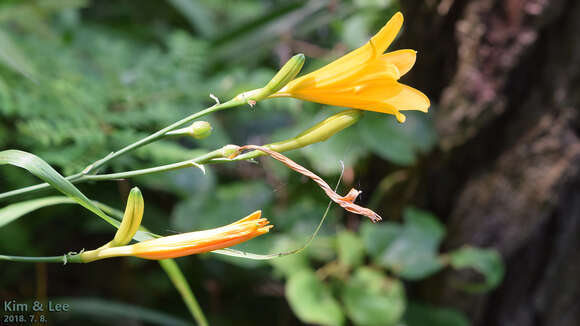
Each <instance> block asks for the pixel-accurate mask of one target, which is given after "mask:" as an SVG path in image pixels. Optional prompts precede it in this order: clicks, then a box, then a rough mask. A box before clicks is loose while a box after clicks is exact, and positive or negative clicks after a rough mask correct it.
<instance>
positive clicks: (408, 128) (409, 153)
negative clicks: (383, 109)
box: [358, 111, 436, 165]
mask: <svg viewBox="0 0 580 326" xmlns="http://www.w3.org/2000/svg"><path fill="white" fill-rule="evenodd" d="M405 115H406V116H407V121H405V123H402V124H401V123H398V122H397V120H396V119H395V118H394V117H393V116H391V115H387V114H381V113H374V112H370V113H368V114H365V117H363V118H362V119H361V121H359V123H358V130H359V132H360V136H361V138H362V140H363V142H364V144H365V146H367V147H368V148H370V149H372V150H373V151H374V152H375V153H376V154H377V155H379V156H381V157H382V158H384V159H386V160H389V161H391V162H393V163H396V164H399V165H411V164H413V163H415V160H416V158H417V154H418V153H420V152H426V151H428V150H429V149H431V147H432V146H433V145H434V144H435V140H436V135H435V132H434V129H433V127H432V122H431V118H429V117H427V116H426V115H425V114H424V113H422V112H411V111H406V112H405Z"/></svg>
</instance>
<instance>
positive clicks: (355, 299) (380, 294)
mask: <svg viewBox="0 0 580 326" xmlns="http://www.w3.org/2000/svg"><path fill="white" fill-rule="evenodd" d="M342 299H343V302H344V305H345V308H346V312H347V315H348V317H349V318H350V319H352V320H353V321H354V323H355V324H356V325H359V326H389V325H397V324H398V323H399V320H400V319H401V317H402V316H403V312H404V311H405V289H404V287H403V284H402V283H401V281H399V280H397V279H392V278H388V277H387V276H385V275H384V274H383V273H382V272H380V271H377V270H374V269H371V268H369V267H365V266H363V267H360V268H359V269H357V270H356V272H355V273H354V275H353V276H352V277H351V278H350V279H349V280H348V283H347V284H346V285H345V287H344V289H343V291H342Z"/></svg>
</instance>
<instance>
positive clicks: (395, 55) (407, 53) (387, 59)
mask: <svg viewBox="0 0 580 326" xmlns="http://www.w3.org/2000/svg"><path fill="white" fill-rule="evenodd" d="M416 59H417V51H415V50H409V49H406V50H397V51H393V52H388V53H385V54H383V56H382V57H381V60H380V61H382V62H383V64H393V65H395V66H397V68H398V69H399V72H400V74H401V76H403V75H404V74H406V73H407V72H409V70H411V68H413V65H414V64H415V60H416Z"/></svg>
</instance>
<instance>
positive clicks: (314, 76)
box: [270, 12, 430, 122]
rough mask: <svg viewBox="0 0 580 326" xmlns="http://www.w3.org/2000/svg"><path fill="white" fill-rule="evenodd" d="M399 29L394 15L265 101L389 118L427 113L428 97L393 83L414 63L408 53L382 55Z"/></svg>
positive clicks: (402, 118) (400, 18) (399, 18)
mask: <svg viewBox="0 0 580 326" xmlns="http://www.w3.org/2000/svg"><path fill="white" fill-rule="evenodd" d="M402 25H403V15H402V14H401V13H400V12H398V13H396V14H395V15H394V16H393V17H392V18H391V19H390V20H389V21H388V22H387V24H386V25H385V26H384V27H383V28H382V29H381V30H380V31H379V32H378V33H377V34H376V35H375V36H373V37H372V38H371V39H370V41H369V42H367V43H366V44H365V45H363V46H362V47H360V48H358V49H356V50H354V51H352V52H350V53H348V54H346V55H344V56H343V57H341V58H339V59H337V60H336V61H334V62H332V63H330V64H328V65H326V66H324V67H322V68H320V69H318V70H316V71H313V72H311V73H309V74H306V75H304V76H302V77H300V78H297V79H294V80H293V81H291V82H289V83H288V84H286V86H284V87H283V88H282V89H280V90H279V91H278V92H276V93H274V94H272V95H270V97H294V98H298V99H301V100H306V101H311V102H317V103H322V104H328V105H335V106H344V107H350V108H355V109H361V110H368V111H376V112H381V113H389V114H393V115H395V117H396V118H397V120H398V121H399V122H404V121H405V116H404V115H403V114H402V113H401V112H400V111H403V110H419V111H423V112H427V109H428V108H429V106H430V103H429V98H427V96H425V95H424V94H423V93H421V92H420V91H418V90H416V89H414V88H412V87H409V86H407V85H403V84H401V83H399V82H397V80H399V78H401V76H403V75H404V74H406V73H407V72H408V71H409V70H410V69H411V67H413V65H414V64H415V58H416V52H415V51H414V50H409V49H407V50H398V51H393V52H388V53H384V52H385V50H386V49H387V48H388V47H389V45H390V44H391V43H392V42H393V40H394V39H395V37H396V36H397V34H398V32H399V30H400V29H401V26H402Z"/></svg>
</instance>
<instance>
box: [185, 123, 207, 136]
mask: <svg viewBox="0 0 580 326" xmlns="http://www.w3.org/2000/svg"><path fill="white" fill-rule="evenodd" d="M189 129H190V134H191V135H192V136H193V138H195V139H204V138H207V137H208V136H209V135H211V131H212V128H211V125H210V124H209V122H207V121H195V122H194V123H192V124H191V126H190V127H189Z"/></svg>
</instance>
